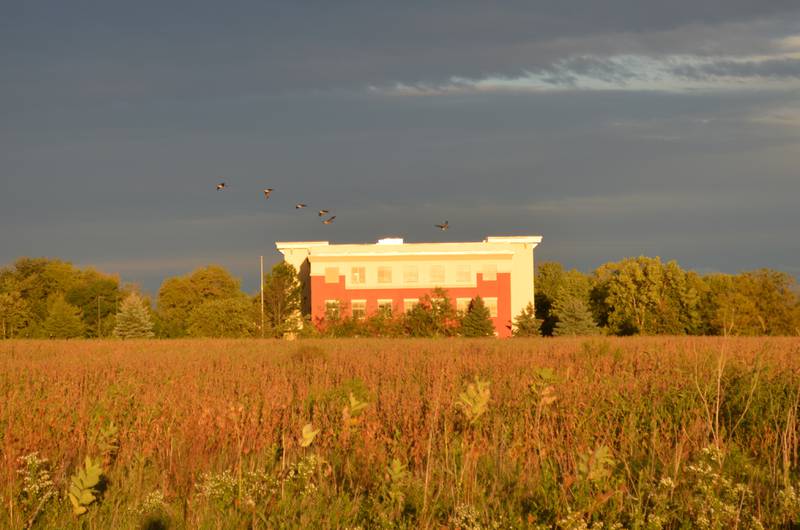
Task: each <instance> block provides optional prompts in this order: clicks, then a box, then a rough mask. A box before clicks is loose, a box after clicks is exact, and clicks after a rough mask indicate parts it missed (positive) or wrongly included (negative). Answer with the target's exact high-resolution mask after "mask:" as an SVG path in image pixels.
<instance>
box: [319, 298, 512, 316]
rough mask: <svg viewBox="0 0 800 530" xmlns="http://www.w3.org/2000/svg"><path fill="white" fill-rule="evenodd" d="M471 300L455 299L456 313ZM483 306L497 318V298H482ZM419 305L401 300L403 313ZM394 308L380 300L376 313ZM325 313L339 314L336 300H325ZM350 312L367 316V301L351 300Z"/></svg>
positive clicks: (415, 299) (466, 306) (389, 303)
mask: <svg viewBox="0 0 800 530" xmlns="http://www.w3.org/2000/svg"><path fill="white" fill-rule="evenodd" d="M471 301H472V298H456V311H459V312H461V313H466V312H467V310H468V309H469V303H470V302H471ZM483 302H484V304H486V307H487V309H489V315H490V316H491V317H492V318H495V317H497V298H484V299H483ZM418 303H419V298H403V311H405V312H409V311H411V310H412V309H413V308H414V306H416V305H417V304H418ZM393 307H394V300H392V299H391V298H382V299H379V300H378V311H383V312H385V313H386V314H389V315H391V314H392V311H393ZM325 311H326V313H327V314H329V315H338V314H339V301H338V300H325ZM350 311H351V314H352V316H353V318H356V319H360V318H365V317H366V316H367V301H366V300H351V301H350Z"/></svg>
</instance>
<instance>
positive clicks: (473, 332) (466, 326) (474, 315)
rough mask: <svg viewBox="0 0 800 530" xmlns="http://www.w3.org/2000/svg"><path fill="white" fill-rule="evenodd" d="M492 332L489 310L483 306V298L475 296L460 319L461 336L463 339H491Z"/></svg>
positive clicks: (492, 326)
mask: <svg viewBox="0 0 800 530" xmlns="http://www.w3.org/2000/svg"><path fill="white" fill-rule="evenodd" d="M494 331H495V330H494V324H493V323H492V317H491V315H490V313H489V308H488V307H486V304H484V302H483V298H481V297H480V296H476V297H475V298H473V299H472V301H471V302H470V303H469V309H467V312H466V313H465V314H464V317H463V318H462V319H461V334H462V335H464V336H465V337H491V336H492V335H494Z"/></svg>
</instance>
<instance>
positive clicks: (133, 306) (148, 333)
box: [114, 293, 153, 339]
mask: <svg viewBox="0 0 800 530" xmlns="http://www.w3.org/2000/svg"><path fill="white" fill-rule="evenodd" d="M116 320H117V324H116V326H115V327H114V336H115V337H118V338H120V339H140V338H151V337H152V336H153V321H152V319H151V318H150V311H149V309H148V308H147V307H146V306H145V303H144V300H142V298H141V297H140V296H139V295H138V294H136V293H131V294H129V295H128V297H127V298H125V300H123V302H122V305H121V306H120V310H119V313H117V318H116Z"/></svg>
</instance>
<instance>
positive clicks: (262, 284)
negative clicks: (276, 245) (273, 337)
mask: <svg viewBox="0 0 800 530" xmlns="http://www.w3.org/2000/svg"><path fill="white" fill-rule="evenodd" d="M259 278H260V281H259V285H260V290H261V338H262V339H263V338H264V256H261V275H260V276H259Z"/></svg>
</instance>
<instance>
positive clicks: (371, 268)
mask: <svg viewBox="0 0 800 530" xmlns="http://www.w3.org/2000/svg"><path fill="white" fill-rule="evenodd" d="M541 241H542V237H541V236H502V237H499V236H491V237H487V238H486V239H485V240H484V241H480V242H468V243H404V242H403V240H402V239H396V238H390V239H381V240H380V241H378V242H377V243H375V244H364V245H332V244H330V243H329V242H327V241H294V242H277V243H276V244H275V245H276V246H277V247H278V250H279V251H280V252H281V253H282V254H283V255H284V259H285V260H286V262H287V263H289V264H291V265H293V266H294V267H295V268H296V269H297V270H298V272H299V274H300V280H301V282H302V283H303V291H304V308H303V311H304V312H305V313H310V315H311V318H312V320H314V321H317V320H318V319H322V318H324V316H325V314H326V312H327V311H328V310H329V309H332V308H341V310H342V311H344V312H346V313H349V314H350V315H352V316H355V317H365V316H369V315H370V314H372V313H375V312H376V311H378V309H379V308H386V309H388V310H390V311H392V312H393V313H395V314H396V313H398V312H402V311H408V310H409V309H410V308H411V307H413V306H414V304H416V303H418V301H419V299H420V298H422V297H424V296H425V295H431V296H432V295H433V293H432V291H433V290H434V289H435V288H437V287H440V288H443V289H445V290H446V291H447V294H448V297H449V298H450V300H451V301H452V302H453V303H454V304H455V306H456V308H457V309H459V310H462V311H463V310H466V308H467V306H468V305H469V302H470V300H472V299H473V298H475V297H476V296H480V297H481V298H483V300H484V302H485V303H486V305H487V307H488V308H489V311H490V313H491V316H492V321H493V322H494V327H495V330H496V331H497V335H498V336H501V337H506V336H509V335H510V334H511V330H510V325H511V322H512V320H513V318H514V317H515V316H516V315H518V314H519V313H520V312H521V311H522V310H523V309H524V308H525V307H526V306H527V305H528V303H533V276H534V273H533V249H534V248H535V247H536V246H537V245H538V244H539V243H540V242H541Z"/></svg>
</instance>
